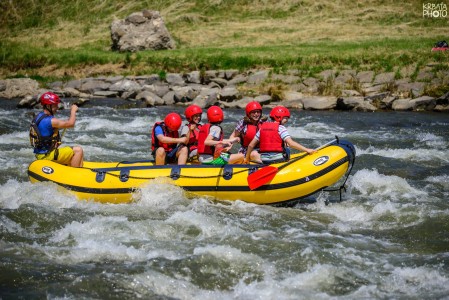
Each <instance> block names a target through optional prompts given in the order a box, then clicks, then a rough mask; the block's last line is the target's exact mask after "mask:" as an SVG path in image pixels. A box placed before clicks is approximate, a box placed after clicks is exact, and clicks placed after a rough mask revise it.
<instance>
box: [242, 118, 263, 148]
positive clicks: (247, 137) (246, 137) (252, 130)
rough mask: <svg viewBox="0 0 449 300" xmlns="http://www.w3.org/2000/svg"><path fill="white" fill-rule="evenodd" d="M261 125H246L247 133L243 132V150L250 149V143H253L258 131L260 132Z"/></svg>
mask: <svg viewBox="0 0 449 300" xmlns="http://www.w3.org/2000/svg"><path fill="white" fill-rule="evenodd" d="M259 125H260V123H258V124H257V125H253V124H250V123H245V126H246V131H244V133H243V132H242V135H243V141H242V147H243V148H248V145H249V143H251V141H252V140H253V139H254V137H255V136H256V133H257V130H259Z"/></svg>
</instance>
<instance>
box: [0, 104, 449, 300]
mask: <svg viewBox="0 0 449 300" xmlns="http://www.w3.org/2000/svg"><path fill="white" fill-rule="evenodd" d="M3 102H4V101H3ZM172 110H174V111H177V112H182V111H183V108H179V107H162V108H141V109H137V108H136V109H118V108H113V107H111V106H109V107H104V106H92V107H83V108H80V110H79V113H78V120H77V124H76V127H75V128H74V129H70V130H68V131H67V132H66V134H65V136H64V138H63V140H64V144H67V145H73V144H79V145H82V146H83V148H84V150H85V158H86V159H87V160H99V161H123V160H141V159H148V158H150V149H149V145H150V143H149V139H150V134H149V131H150V128H151V126H152V124H153V123H154V122H155V121H157V120H160V119H162V118H163V117H164V115H165V114H166V113H167V112H169V111H172ZM30 112H32V111H31V110H24V109H22V110H19V109H15V108H14V106H13V105H6V104H5V103H3V104H2V106H1V107H0V168H1V172H0V189H1V195H0V236H1V239H0V254H1V255H0V298H1V299H15V298H21V299H27V298H39V299H42V298H47V299H80V298H82V299H136V298H143V299H330V298H331V299H338V298H341V299H366V298H368V299H391V298H394V299H449V296H448V295H449V201H448V200H449V150H448V148H449V147H448V146H449V117H448V115H447V114H438V113H414V112H376V113H357V112H309V111H307V112H303V111H296V110H292V118H291V120H290V122H289V123H288V126H287V129H288V130H289V132H290V134H291V135H292V136H293V138H294V139H295V140H297V141H299V142H300V143H302V144H303V145H305V146H308V147H318V146H319V145H322V144H324V143H326V142H327V141H329V140H332V139H333V138H334V136H335V135H337V136H339V137H340V138H343V139H347V140H350V141H351V142H353V143H354V145H355V147H356V149H357V157H356V161H355V166H354V168H353V171H352V174H351V175H350V177H349V179H348V181H347V192H346V193H345V194H343V201H342V202H338V201H337V202H335V201H332V200H338V199H339V196H338V194H336V193H321V194H317V195H315V196H314V200H316V202H315V203H312V204H307V205H304V204H298V205H296V206H294V207H288V208H287V207H284V208H282V207H271V206H257V205H253V204H248V203H245V202H241V201H236V202H226V201H223V202H216V201H211V200H210V199H206V198H201V197H197V198H191V197H187V195H186V194H185V193H184V192H183V190H181V189H180V188H177V187H174V186H172V185H169V184H167V183H164V182H162V181H158V180H155V181H154V182H153V183H151V184H150V185H149V186H148V187H145V188H144V189H143V190H142V191H141V198H140V199H139V200H138V201H136V202H135V203H132V204H123V205H117V204H116V205H113V204H110V205H109V204H98V203H95V202H86V201H79V200H76V199H75V198H74V196H72V195H70V194H67V193H66V192H64V191H63V190H61V189H59V188H58V187H57V186H56V185H54V184H51V183H38V184H31V183H29V181H28V178H27V174H26V171H27V166H28V164H29V163H30V162H31V161H32V160H33V158H34V157H33V154H32V151H31V148H30V147H29V144H28V133H27V132H28V124H29V121H30V115H29V114H30ZM34 112H37V110H34ZM268 112H269V110H268V109H266V110H264V113H265V114H267V113H268ZM68 113H69V111H68V110H67V109H66V110H63V111H60V112H59V115H60V116H61V117H67V116H68ZM241 117H242V111H240V110H226V111H225V118H226V121H225V123H224V129H225V132H226V133H227V134H229V133H230V132H231V130H232V129H233V126H234V125H235V123H236V121H237V120H238V119H239V118H241ZM327 200H330V201H332V202H331V203H330V204H329V205H326V204H325V202H326V201H327Z"/></svg>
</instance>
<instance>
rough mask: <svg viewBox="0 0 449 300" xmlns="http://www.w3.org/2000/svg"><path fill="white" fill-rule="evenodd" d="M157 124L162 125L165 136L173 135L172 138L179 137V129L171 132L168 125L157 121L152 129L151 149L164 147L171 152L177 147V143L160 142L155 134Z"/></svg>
mask: <svg viewBox="0 0 449 300" xmlns="http://www.w3.org/2000/svg"><path fill="white" fill-rule="evenodd" d="M157 126H161V128H162V130H163V132H164V135H165V136H168V137H171V138H178V137H179V134H178V131H172V132H169V131H168V130H167V127H165V124H164V122H156V123H154V125H153V129H152V130H151V141H152V143H151V151H156V149H157V148H159V147H163V148H164V150H165V152H170V151H171V150H173V149H175V147H176V143H175V144H167V143H161V142H159V140H158V139H157V136H156V135H155V134H154V131H155V129H156V127H157Z"/></svg>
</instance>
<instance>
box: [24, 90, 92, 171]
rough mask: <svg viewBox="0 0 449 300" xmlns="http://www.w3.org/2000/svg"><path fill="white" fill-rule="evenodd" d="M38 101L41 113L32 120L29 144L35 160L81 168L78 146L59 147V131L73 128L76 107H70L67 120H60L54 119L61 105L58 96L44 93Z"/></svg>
mask: <svg viewBox="0 0 449 300" xmlns="http://www.w3.org/2000/svg"><path fill="white" fill-rule="evenodd" d="M39 101H40V103H41V105H42V108H43V111H42V112H40V113H39V114H38V115H37V116H36V117H35V118H33V121H32V122H31V125H30V143H31V146H32V147H33V148H34V154H35V156H36V159H44V160H51V161H55V162H57V163H59V164H62V165H69V166H71V167H75V168H80V167H82V166H83V157H84V152H83V148H81V147H80V146H74V147H68V146H66V147H59V146H60V145H61V135H60V134H59V129H61V128H64V129H66V128H72V127H74V126H75V122H76V112H77V111H78V106H77V105H76V104H73V105H72V107H71V109H70V117H69V119H68V120H60V119H57V118H55V114H56V112H57V111H58V109H59V104H60V103H61V99H59V96H58V95H56V94H54V93H52V92H46V93H43V94H42V95H41V96H40V97H39Z"/></svg>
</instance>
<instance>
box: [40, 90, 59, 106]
mask: <svg viewBox="0 0 449 300" xmlns="http://www.w3.org/2000/svg"><path fill="white" fill-rule="evenodd" d="M39 100H40V101H41V104H42V105H52V104H59V103H61V99H59V96H58V95H56V94H54V93H52V92H46V93H43V94H42V95H41V96H40V97H39Z"/></svg>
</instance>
